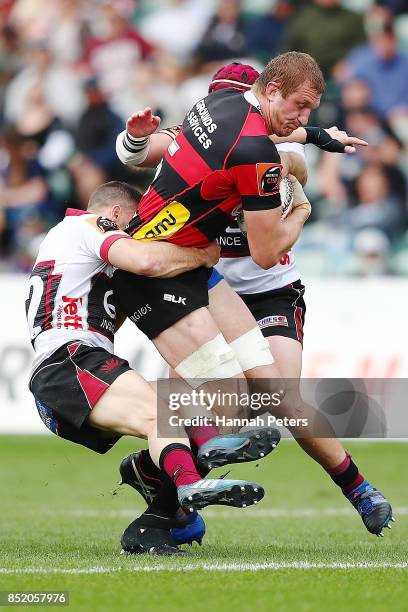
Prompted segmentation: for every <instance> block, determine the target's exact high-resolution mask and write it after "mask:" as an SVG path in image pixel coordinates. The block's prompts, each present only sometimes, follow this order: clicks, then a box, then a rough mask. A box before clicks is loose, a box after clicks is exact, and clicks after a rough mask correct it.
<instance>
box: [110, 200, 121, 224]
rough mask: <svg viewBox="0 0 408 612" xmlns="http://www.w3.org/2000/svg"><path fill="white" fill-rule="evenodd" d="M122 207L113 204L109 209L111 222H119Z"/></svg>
mask: <svg viewBox="0 0 408 612" xmlns="http://www.w3.org/2000/svg"><path fill="white" fill-rule="evenodd" d="M121 210H122V207H121V205H120V204H114V205H113V206H112V208H111V219H112V221H116V222H117V221H119V217H120V213H121Z"/></svg>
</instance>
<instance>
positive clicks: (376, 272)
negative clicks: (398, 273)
mask: <svg viewBox="0 0 408 612" xmlns="http://www.w3.org/2000/svg"><path fill="white" fill-rule="evenodd" d="M390 246H391V244H390V241H389V240H388V238H387V236H386V235H385V234H384V232H382V231H381V230H379V229H374V228H371V229H364V230H361V231H360V232H358V233H357V234H356V235H355V237H354V240H353V250H354V259H353V261H352V268H351V270H350V272H351V273H352V274H353V275H355V276H380V275H390V274H392V273H393V272H392V269H391V266H390V262H389V254H390Z"/></svg>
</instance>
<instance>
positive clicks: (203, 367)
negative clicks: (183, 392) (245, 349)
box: [175, 334, 242, 389]
mask: <svg viewBox="0 0 408 612" xmlns="http://www.w3.org/2000/svg"><path fill="white" fill-rule="evenodd" d="M175 370H176V372H177V374H178V375H179V376H181V377H182V378H184V379H185V380H187V381H188V383H189V385H190V386H191V387H193V389H195V388H196V387H199V386H200V385H202V384H203V382H205V381H210V380H220V379H223V378H232V377H233V376H236V375H237V374H242V369H241V366H240V365H239V362H238V360H237V358H236V356H235V353H234V351H233V350H232V348H231V347H230V346H229V344H228V342H227V341H226V340H225V338H224V336H223V335H222V334H218V335H217V336H215V338H213V339H212V340H210V341H209V342H206V343H205V344H203V346H201V347H200V348H199V349H198V350H197V351H195V353H193V354H192V355H189V356H188V357H186V358H185V359H184V360H183V361H182V362H181V363H179V364H178V366H177V367H176V368H175ZM194 378H197V379H199V380H198V381H197V384H195V383H194V381H193V380H191V379H194Z"/></svg>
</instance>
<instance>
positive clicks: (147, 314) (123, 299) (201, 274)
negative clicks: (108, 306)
mask: <svg viewBox="0 0 408 612" xmlns="http://www.w3.org/2000/svg"><path fill="white" fill-rule="evenodd" d="M211 273H212V269H209V268H197V269H196V270H192V271H190V272H185V273H184V274H179V276H175V277H174V278H149V277H147V276H139V275H137V274H132V273H131V272H124V271H123V270H116V272H115V274H114V275H113V289H114V292H115V298H116V302H117V304H118V305H119V307H120V309H121V310H122V311H123V313H124V314H126V315H127V316H128V317H129V319H130V320H131V321H133V323H135V325H137V327H138V328H139V329H140V330H141V331H142V332H143V333H144V334H146V336H147V337H148V338H150V340H153V339H154V338H156V336H158V335H159V334H161V332H163V331H165V330H166V329H168V328H169V327H171V326H172V325H174V323H176V322H177V321H179V320H180V319H183V318H184V317H185V316H187V315H188V314H190V313H191V312H194V310H198V309H199V308H205V307H206V306H208V279H209V277H210V276H211Z"/></svg>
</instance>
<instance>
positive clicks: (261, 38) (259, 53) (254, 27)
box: [248, 0, 296, 64]
mask: <svg viewBox="0 0 408 612" xmlns="http://www.w3.org/2000/svg"><path fill="white" fill-rule="evenodd" d="M295 5H296V0H277V2H276V3H273V2H271V6H270V9H269V11H268V12H267V13H263V14H261V15H257V16H256V17H254V18H253V19H252V21H251V22H250V23H249V25H248V48H249V52H250V54H251V55H254V56H255V57H256V58H257V59H258V60H259V61H260V62H262V63H264V64H267V63H268V62H269V60H270V59H271V57H274V56H275V55H277V54H278V53H279V51H280V50H281V47H282V39H283V36H284V33H285V29H286V27H287V24H288V20H289V18H290V17H292V16H293V14H294V12H295Z"/></svg>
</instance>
